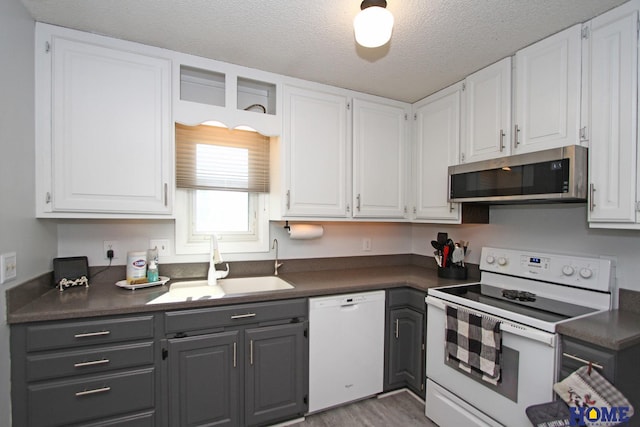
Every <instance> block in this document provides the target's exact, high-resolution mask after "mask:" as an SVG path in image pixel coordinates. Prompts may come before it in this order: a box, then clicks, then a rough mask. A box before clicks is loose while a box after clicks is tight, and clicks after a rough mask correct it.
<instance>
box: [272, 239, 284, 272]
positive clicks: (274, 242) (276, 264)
mask: <svg viewBox="0 0 640 427" xmlns="http://www.w3.org/2000/svg"><path fill="white" fill-rule="evenodd" d="M273 248H275V249H276V259H275V261H274V262H273V275H274V276H277V275H278V268H279V267H282V263H278V239H273V244H272V245H271V249H273Z"/></svg>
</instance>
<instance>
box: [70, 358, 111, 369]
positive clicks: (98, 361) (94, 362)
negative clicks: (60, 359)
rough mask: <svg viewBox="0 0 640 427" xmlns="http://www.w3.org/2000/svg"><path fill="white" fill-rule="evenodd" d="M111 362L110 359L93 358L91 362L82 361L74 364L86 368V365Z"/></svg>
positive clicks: (75, 366)
mask: <svg viewBox="0 0 640 427" xmlns="http://www.w3.org/2000/svg"><path fill="white" fill-rule="evenodd" d="M106 363H109V359H100V360H92V361H90V362H80V363H75V364H74V365H73V367H74V368H84V367H85V366H96V365H104V364H106Z"/></svg>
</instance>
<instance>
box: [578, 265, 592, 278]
mask: <svg viewBox="0 0 640 427" xmlns="http://www.w3.org/2000/svg"><path fill="white" fill-rule="evenodd" d="M591 276H593V271H591V269H590V268H581V269H580V277H582V278H583V279H588V278H589V277H591Z"/></svg>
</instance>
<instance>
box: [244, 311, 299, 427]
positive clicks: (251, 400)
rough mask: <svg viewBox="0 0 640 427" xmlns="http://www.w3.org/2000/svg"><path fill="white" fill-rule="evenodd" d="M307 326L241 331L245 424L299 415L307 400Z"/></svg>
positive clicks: (289, 325)
mask: <svg viewBox="0 0 640 427" xmlns="http://www.w3.org/2000/svg"><path fill="white" fill-rule="evenodd" d="M306 331H307V322H303V323H293V324H287V325H279V326H268V327H262V328H254V329H247V330H246V331H245V351H246V352H247V355H246V357H245V364H246V365H245V366H246V367H247V368H246V370H245V424H246V425H256V424H264V423H266V422H270V421H277V420H281V419H285V418H293V417H295V416H296V415H302V414H304V412H305V411H306V409H307V407H306V396H307V388H308V385H307V375H308V367H307V360H308V358H307V354H308V342H307V338H306Z"/></svg>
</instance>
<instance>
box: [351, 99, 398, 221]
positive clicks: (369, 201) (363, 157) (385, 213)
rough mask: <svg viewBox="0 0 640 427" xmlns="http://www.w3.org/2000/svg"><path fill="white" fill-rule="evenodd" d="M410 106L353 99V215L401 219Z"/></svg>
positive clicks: (391, 102)
mask: <svg viewBox="0 0 640 427" xmlns="http://www.w3.org/2000/svg"><path fill="white" fill-rule="evenodd" d="M409 113H410V109H409V107H408V106H407V105H406V104H404V103H400V102H394V101H386V102H384V103H382V102H372V101H365V100H362V99H354V100H353V202H352V204H353V216H354V217H369V218H371V217H373V218H404V217H405V216H406V214H407V206H406V201H405V192H406V189H407V185H408V180H407V174H408V171H409V166H408V164H407V159H408V156H407V150H408V135H409V129H408V127H409V120H408V116H409Z"/></svg>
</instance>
